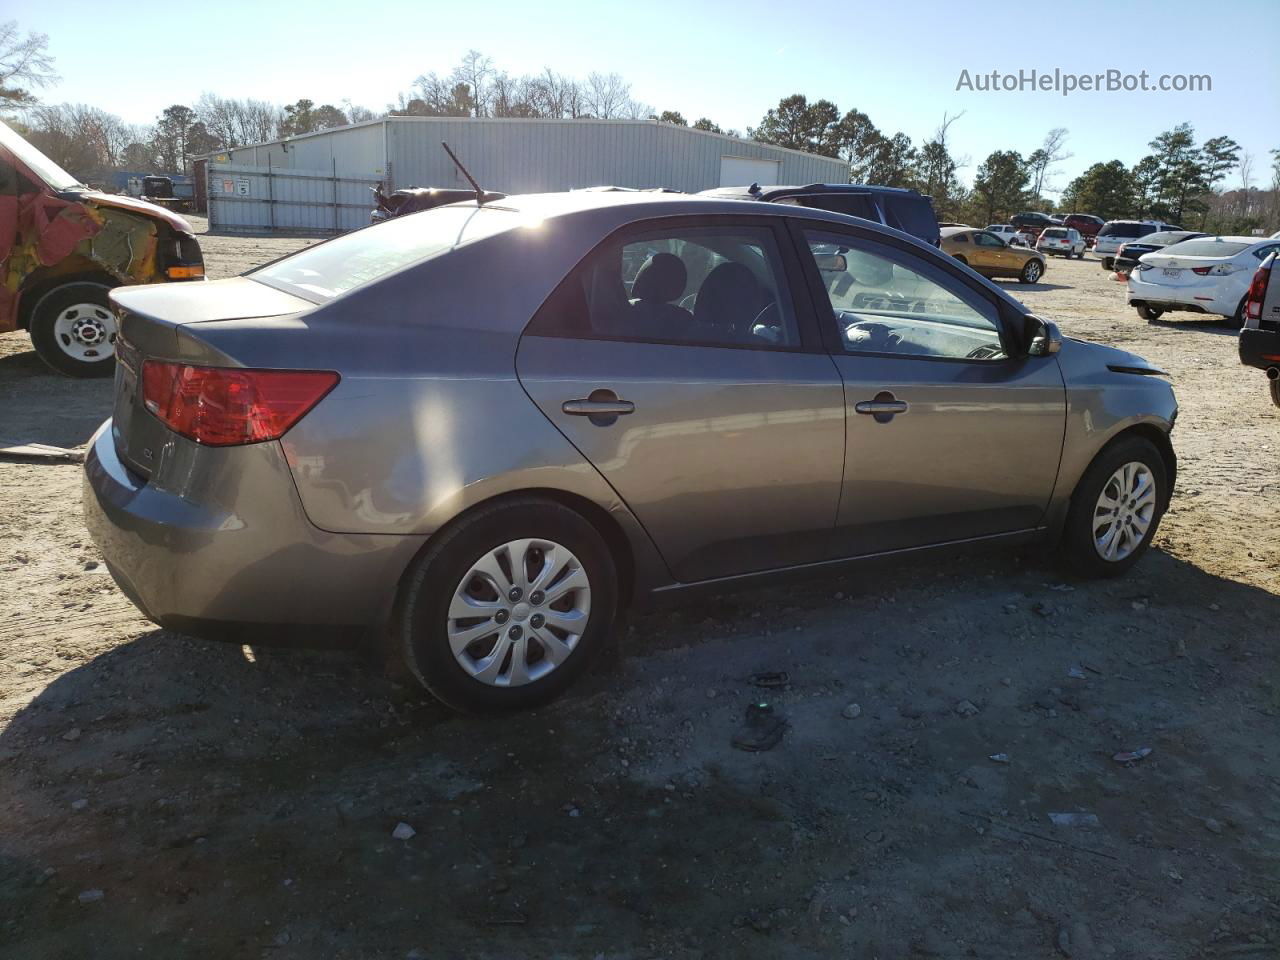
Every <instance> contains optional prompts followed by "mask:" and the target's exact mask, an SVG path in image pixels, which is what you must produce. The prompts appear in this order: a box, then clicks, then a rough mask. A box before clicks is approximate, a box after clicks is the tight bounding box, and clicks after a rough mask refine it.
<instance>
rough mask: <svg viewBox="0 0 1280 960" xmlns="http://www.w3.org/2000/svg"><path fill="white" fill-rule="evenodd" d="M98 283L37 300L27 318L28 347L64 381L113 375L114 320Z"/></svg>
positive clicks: (72, 286)
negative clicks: (65, 377)
mask: <svg viewBox="0 0 1280 960" xmlns="http://www.w3.org/2000/svg"><path fill="white" fill-rule="evenodd" d="M110 292H111V288H110V287H108V286H106V285H105V284H102V283H93V282H88V281H84V282H80V283H68V284H67V285H66V286H62V287H58V288H57V289H55V290H51V291H50V292H49V293H46V294H45V295H44V296H43V297H41V298H40V301H39V302H38V303H37V304H36V307H35V310H34V311H32V314H31V344H32V346H34V347H35V348H36V353H37V354H39V355H40V359H41V360H43V361H44V362H45V363H47V364H48V365H49V366H50V367H52V368H53V369H54V370H56V371H57V372H58V373H61V374H63V375H64V376H68V377H109V376H111V375H112V374H113V373H114V372H115V366H116V364H115V357H116V334H117V332H118V328H117V326H116V316H115V313H114V312H112V310H111V304H110V302H109V301H108V300H107V294H109V293H110Z"/></svg>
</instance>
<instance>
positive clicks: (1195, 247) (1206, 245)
mask: <svg viewBox="0 0 1280 960" xmlns="http://www.w3.org/2000/svg"><path fill="white" fill-rule="evenodd" d="M1251 246H1253V244H1251V243H1240V242H1238V241H1236V242H1232V241H1230V240H1183V241H1182V242H1181V243H1175V244H1173V246H1170V247H1165V248H1164V249H1163V250H1162V251H1160V252H1161V253H1164V254H1167V255H1168V256H1171V257H1234V256H1235V255H1236V254H1237V253H1241V252H1243V251H1245V250H1248V249H1249V248H1250V247H1251Z"/></svg>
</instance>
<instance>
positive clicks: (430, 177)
mask: <svg viewBox="0 0 1280 960" xmlns="http://www.w3.org/2000/svg"><path fill="white" fill-rule="evenodd" d="M388 140H389V147H390V159H391V170H392V176H393V178H394V180H395V184H396V186H433V187H440V186H444V187H447V186H466V183H465V181H464V180H463V178H462V176H461V174H459V173H458V172H457V169H456V168H455V167H454V166H453V164H452V163H451V162H450V161H449V158H448V157H447V156H446V155H445V152H444V151H443V150H442V149H441V148H440V141H441V140H445V141H448V143H449V146H450V147H452V148H453V150H454V152H455V153H457V154H458V157H459V159H461V160H462V162H463V163H464V164H466V166H467V169H468V170H470V171H471V173H472V174H473V175H474V176H475V178H476V179H477V180H479V181H480V183H481V184H482V185H483V186H484V187H486V188H487V189H491V190H502V191H504V192H506V193H536V192H540V191H547V190H570V189H573V188H574V187H591V186H598V185H601V184H613V185H615V186H620V187H671V188H673V189H676V190H685V191H689V192H694V191H697V190H706V189H708V188H710V187H716V186H719V185H720V158H721V157H722V156H726V155H727V156H736V157H753V158H758V159H762V160H777V161H780V168H779V177H778V181H779V182H780V183H799V184H803V183H818V182H824V181H825V182H841V181H846V182H847V181H848V179H849V168H848V166H847V165H846V164H844V163H842V162H841V161H839V160H833V159H831V158H829V157H819V156H815V155H813V154H802V153H797V152H795V151H791V150H782V149H779V148H777V147H770V146H767V145H765V144H762V143H755V142H753V141H750V140H738V139H735V138H732V137H722V136H717V135H715V134H708V133H704V132H702V131H700V130H691V129H688V128H683V127H675V126H672V125H670V124H662V123H654V122H649V121H643V120H641V121H619V120H532V121H530V120H474V119H470V120H468V119H452V118H441V119H437V118H434V117H433V118H419V117H403V118H396V119H395V120H393V121H392V122H391V124H390V128H389V137H388Z"/></svg>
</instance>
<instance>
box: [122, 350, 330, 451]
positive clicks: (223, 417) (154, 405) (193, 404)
mask: <svg viewBox="0 0 1280 960" xmlns="http://www.w3.org/2000/svg"><path fill="white" fill-rule="evenodd" d="M338 379H339V377H338V375H337V374H336V373H334V372H332V371H329V370H246V369H243V368H240V367H195V366H191V365H189V364H184V363H165V362H163V361H159V360H147V361H145V362H144V363H143V364H142V401H143V404H144V405H145V406H146V408H147V409H148V410H150V411H151V412H152V413H153V414H155V415H156V416H157V417H158V418H159V419H160V420H161V421H163V422H164V424H165V425H166V426H168V427H169V429H170V430H173V431H174V432H175V433H179V434H181V435H182V436H184V437H187V438H188V439H191V440H194V441H195V442H196V443H202V444H205V445H207V446H210V447H231V446H236V445H239V444H245V443H261V442H263V441H264V440H278V439H279V438H280V437H282V436H284V434H285V433H286V432H287V431H288V430H289V428H290V427H292V426H293V425H294V424H295V423H297V422H298V421H299V420H301V419H302V417H303V415H304V414H306V412H307V411H308V410H310V409H311V408H312V407H314V406H315V405H316V404H317V403H319V402H320V400H321V398H322V397H324V395H325V394H326V393H328V392H329V391H330V390H332V389H333V388H334V387H335V386H337V383H338Z"/></svg>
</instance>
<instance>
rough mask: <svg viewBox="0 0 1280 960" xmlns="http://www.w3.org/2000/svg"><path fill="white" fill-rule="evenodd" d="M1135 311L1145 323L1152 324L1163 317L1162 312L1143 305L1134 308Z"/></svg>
mask: <svg viewBox="0 0 1280 960" xmlns="http://www.w3.org/2000/svg"><path fill="white" fill-rule="evenodd" d="M1135 309H1136V310H1137V311H1138V316H1140V317H1141V318H1142V319H1143V320H1145V321H1147V323H1154V322H1155V321H1156V320H1159V319H1160V317H1161V316H1163V315H1164V311H1163V310H1153V309H1151V307H1148V306H1145V305H1144V306H1139V307H1136V308H1135Z"/></svg>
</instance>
